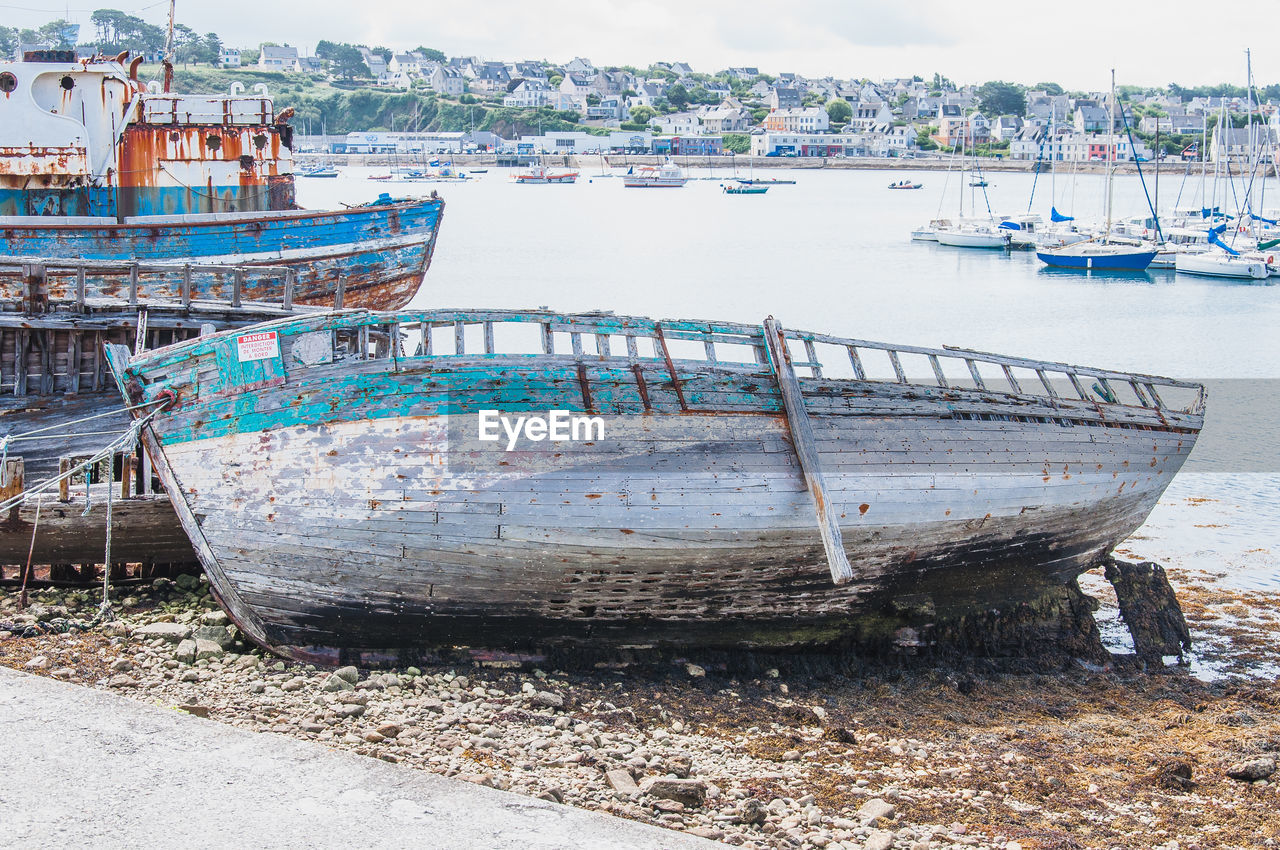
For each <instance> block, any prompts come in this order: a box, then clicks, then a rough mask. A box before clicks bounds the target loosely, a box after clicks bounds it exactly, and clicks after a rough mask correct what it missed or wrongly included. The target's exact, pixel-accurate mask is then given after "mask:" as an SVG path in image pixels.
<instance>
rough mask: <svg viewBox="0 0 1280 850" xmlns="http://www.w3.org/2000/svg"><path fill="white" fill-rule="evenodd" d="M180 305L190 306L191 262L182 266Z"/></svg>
mask: <svg viewBox="0 0 1280 850" xmlns="http://www.w3.org/2000/svg"><path fill="white" fill-rule="evenodd" d="M182 306H183V307H190V306H191V264H190V263H186V264H184V265H183V267H182Z"/></svg>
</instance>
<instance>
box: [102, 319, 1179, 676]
mask: <svg viewBox="0 0 1280 850" xmlns="http://www.w3.org/2000/svg"><path fill="white" fill-rule="evenodd" d="M833 355H834V356H833ZM108 357H109V360H110V363H111V366H112V369H113V371H114V372H115V373H116V375H117V378H118V380H119V381H120V383H121V386H122V387H123V388H124V390H125V392H126V396H127V399H128V401H129V402H130V403H131V404H134V405H142V406H143V407H141V408H139V409H138V410H136V411H135V416H139V417H144V416H145V417H148V426H147V428H146V429H144V432H143V437H144V441H145V442H146V445H147V449H148V451H149V453H150V454H151V456H152V458H153V460H154V463H155V467H156V470H157V474H158V475H159V476H160V478H161V479H162V480H163V481H164V483H165V486H166V488H167V490H168V492H169V493H170V495H171V497H172V498H173V500H174V506H175V509H176V510H177V513H178V516H179V518H180V519H181V521H182V523H183V525H184V527H185V528H186V530H187V533H188V534H189V535H190V536H191V538H192V541H193V542H194V544H195V547H196V551H197V553H198V554H199V556H200V559H201V561H202V563H203V565H204V567H205V570H206V572H207V573H208V575H209V577H210V580H211V582H212V585H213V587H214V589H215V591H216V593H217V595H218V598H219V599H220V600H221V602H222V603H223V604H224V606H225V607H226V609H227V610H228V612H229V613H230V615H231V617H232V618H233V619H234V620H235V622H236V623H237V624H238V625H239V627H240V628H241V629H242V630H243V632H244V633H245V634H246V635H248V636H249V637H251V638H252V639H254V640H255V641H257V642H258V643H260V644H262V645H264V646H267V647H269V648H271V649H272V650H274V651H276V652H280V653H282V654H285V655H287V656H291V657H294V658H298V659H312V660H327V661H337V660H339V659H345V660H350V661H365V662H369V661H373V660H376V659H379V658H386V657H388V656H391V657H395V658H399V659H401V660H405V659H409V658H413V657H416V656H419V655H421V654H423V653H424V652H428V651H430V650H431V649H433V648H436V647H447V646H472V647H476V646H483V647H506V648H511V649H523V648H530V647H545V646H548V645H551V646H581V647H607V646H613V647H620V646H636V645H642V646H652V647H660V648H661V647H666V648H675V649H679V648H686V647H693V646H697V647H720V648H800V647H827V646H840V645H849V644H856V643H859V642H863V641H876V640H883V639H885V637H886V636H890V637H892V636H894V635H895V634H896V635H897V637H898V638H900V639H901V638H904V636H906V638H908V639H909V637H910V635H911V634H912V632H911V631H909V630H911V629H915V628H926V627H928V626H930V625H933V624H938V623H943V622H947V621H954V620H956V619H959V618H964V617H966V616H970V615H974V614H981V613H983V612H986V611H988V610H989V609H990V608H991V607H992V606H993V605H998V606H1002V607H1003V606H1012V607H1016V606H1017V605H1019V604H1022V603H1032V602H1034V601H1035V600H1037V599H1039V598H1042V597H1043V596H1044V595H1045V594H1051V593H1053V592H1055V591H1061V590H1062V588H1063V586H1064V585H1067V584H1068V583H1070V582H1072V581H1073V579H1074V578H1075V577H1076V576H1077V575H1079V574H1080V573H1081V572H1083V571H1085V570H1087V569H1089V568H1091V567H1093V566H1096V565H1098V564H1099V563H1100V562H1101V561H1102V560H1103V559H1104V557H1105V556H1106V555H1107V553H1108V552H1109V551H1110V550H1111V549H1112V547H1114V546H1115V545H1116V544H1117V543H1118V542H1119V541H1121V540H1123V539H1124V538H1125V537H1127V536H1128V535H1129V534H1130V533H1131V532H1132V531H1133V530H1134V529H1136V528H1137V527H1138V526H1139V525H1140V524H1141V523H1142V522H1143V520H1144V519H1145V518H1146V516H1147V514H1148V513H1149V512H1150V510H1151V508H1152V507H1153V506H1154V505H1155V503H1156V500H1157V499H1158V497H1159V496H1160V494H1161V492H1163V490H1164V489H1165V487H1166V486H1167V485H1168V484H1169V482H1170V480H1171V479H1172V478H1173V476H1174V474H1175V473H1176V472H1177V471H1178V469H1179V468H1180V467H1181V465H1182V463H1183V461H1184V460H1185V459H1186V457H1187V455H1188V453H1189V452H1190V451H1191V448H1192V446H1193V445H1194V443H1195V441H1196V436H1197V433H1198V432H1199V429H1200V427H1201V424H1202V415H1203V406H1204V395H1203V388H1202V387H1200V386H1199V385H1196V384H1191V383H1186V382H1182V381H1176V380H1171V379H1166V378H1158V377H1153V376H1148V375H1136V374H1127V373H1121V372H1113V371H1107V370H1101V369H1091V368H1084V367H1076V366H1069V365H1065V364H1059V363H1047V362H1040V361H1033V360H1025V359H1019V358H1009V357H1002V356H998V355H992V354H984V353H979V352H974V351H966V350H955V349H926V348H917V347H912V346H896V345H886V344H883V343H874V342H868V341H864V340H855V339H844V338H839V337H832V336H826V335H822V334H815V333H803V332H796V331H787V330H784V329H782V328H781V327H780V326H779V325H778V323H777V322H775V321H773V320H772V319H769V320H766V321H765V322H764V324H763V325H762V326H752V325H741V324H733V323H728V322H695V321H653V320H649V319H642V318H629V317H618V316H613V315H607V314H586V315H562V314H555V313H546V312H526V313H518V312H500V311H448V310H438V311H427V312H415V313H371V312H363V311H347V312H341V313H332V314H328V315H324V316H311V317H303V318H297V319H288V320H283V321H277V322H272V323H268V324H264V325H260V326H258V327H256V328H253V329H252V332H251V333H249V332H244V331H242V332H238V333H236V332H232V333H223V334H218V335H214V336H210V337H205V338H201V339H198V340H191V341H188V342H183V343H179V344H176V345H173V346H169V347H167V348H163V349H160V350H157V351H151V352H146V353H143V354H142V355H140V356H136V357H132V358H130V356H129V352H128V350H127V349H125V348H122V347H112V348H111V349H110V351H109V355H108ZM842 366H843V369H844V371H845V372H846V373H848V375H849V376H848V377H832V375H833V373H835V372H836V371H838V370H839V369H840V368H841V367H842ZM921 373H923V374H930V375H931V377H930V379H929V380H920V379H917V378H915V377H909V375H911V374H921ZM1176 395H1181V396H1183V397H1184V399H1183V400H1184V401H1185V405H1184V406H1181V403H1179V404H1174V403H1172V401H1170V400H1169V399H1172V397H1173V396H1176ZM486 411H488V412H487V413H486ZM556 411H558V412H559V413H556ZM482 414H483V416H485V417H487V419H482V418H481V417H482ZM502 416H506V417H508V418H509V419H510V420H515V419H516V418H518V417H520V416H524V417H526V419H528V418H529V417H535V418H536V417H541V418H542V419H543V420H544V421H549V422H551V423H552V427H554V423H555V421H556V417H557V416H560V417H561V421H562V422H563V421H564V417H565V416H568V417H570V420H571V421H574V422H577V423H578V424H581V425H583V428H584V429H585V430H584V431H582V432H579V433H576V434H568V432H566V434H565V436H566V437H567V439H564V440H560V441H551V440H548V439H538V438H537V436H536V435H535V434H534V433H533V432H530V431H523V432H522V431H520V429H519V428H517V429H516V431H517V435H519V434H523V436H518V438H517V439H516V440H515V441H514V442H513V441H511V440H508V439H507V437H506V436H502V437H501V438H500V439H499V440H497V441H493V440H485V439H480V435H481V433H482V429H486V428H488V429H490V430H489V431H486V432H485V433H487V434H491V433H492V427H496V426H495V425H494V424H493V423H494V421H495V420H494V418H493V417H502ZM486 422H487V423H488V424H486ZM596 422H598V423H599V426H598V427H599V430H598V431H597V430H592V429H594V428H596V427H597V426H596V424H595V423H596ZM506 427H508V426H504V429H505V428H506ZM566 427H567V426H566ZM542 436H543V437H546V436H547V433H546V431H545V429H544V430H543V432H542ZM575 438H576V439H575ZM904 629H906V630H908V631H906V632H904V631H902V630H904Z"/></svg>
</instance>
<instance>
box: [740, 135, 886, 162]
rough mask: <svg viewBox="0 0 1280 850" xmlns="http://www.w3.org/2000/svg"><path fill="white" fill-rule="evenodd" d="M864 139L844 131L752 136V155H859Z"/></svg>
mask: <svg viewBox="0 0 1280 850" xmlns="http://www.w3.org/2000/svg"><path fill="white" fill-rule="evenodd" d="M861 146H862V140H861V139H858V138H856V137H854V136H850V135H845V134H842V133H780V132H771V131H766V132H764V133H757V134H754V135H752V136H751V155H752V156H780V157H792V156H795V157H802V156H845V155H846V151H849V153H848V154H847V155H849V156H858V155H859V154H858V153H856V150H857V149H859V148H861Z"/></svg>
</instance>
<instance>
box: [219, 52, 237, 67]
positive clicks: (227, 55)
mask: <svg viewBox="0 0 1280 850" xmlns="http://www.w3.org/2000/svg"><path fill="white" fill-rule="evenodd" d="M218 64H219V65H220V66H222V67H223V68H239V67H240V49H239V48H238V47H221V48H219V49H218Z"/></svg>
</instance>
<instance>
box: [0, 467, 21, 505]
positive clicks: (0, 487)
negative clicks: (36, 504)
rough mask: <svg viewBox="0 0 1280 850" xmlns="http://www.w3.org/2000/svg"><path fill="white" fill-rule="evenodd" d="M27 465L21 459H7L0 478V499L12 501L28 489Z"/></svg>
mask: <svg viewBox="0 0 1280 850" xmlns="http://www.w3.org/2000/svg"><path fill="white" fill-rule="evenodd" d="M26 470H27V464H26V461H24V460H23V459H22V458H20V457H11V458H7V459H6V460H5V462H4V470H3V473H4V474H3V475H2V476H0V499H12V498H13V497H14V496H17V495H19V494H21V493H22V491H23V490H25V489H27V483H26V476H27V472H26Z"/></svg>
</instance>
